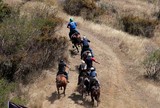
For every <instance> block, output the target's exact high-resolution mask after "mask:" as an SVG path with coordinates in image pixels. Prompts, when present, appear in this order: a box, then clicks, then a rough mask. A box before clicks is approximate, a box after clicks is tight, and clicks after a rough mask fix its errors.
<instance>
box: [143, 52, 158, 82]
mask: <svg viewBox="0 0 160 108" xmlns="http://www.w3.org/2000/svg"><path fill="white" fill-rule="evenodd" d="M144 67H145V69H146V73H147V77H149V78H153V79H157V80H160V49H159V50H156V51H155V52H153V53H151V54H150V55H149V57H147V58H146V60H145V61H144Z"/></svg>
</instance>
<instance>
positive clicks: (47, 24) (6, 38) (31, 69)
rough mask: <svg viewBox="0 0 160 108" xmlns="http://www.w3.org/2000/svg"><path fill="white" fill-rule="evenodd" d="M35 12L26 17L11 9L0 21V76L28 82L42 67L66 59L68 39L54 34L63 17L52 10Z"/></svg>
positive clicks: (10, 79) (9, 79)
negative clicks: (32, 16)
mask: <svg viewBox="0 0 160 108" xmlns="http://www.w3.org/2000/svg"><path fill="white" fill-rule="evenodd" d="M36 15H37V16H36ZM36 15H34V18H32V19H30V20H28V19H26V17H23V16H20V14H19V11H18V12H13V13H11V15H10V16H9V17H8V18H5V19H3V22H2V23H0V48H1V49H0V78H5V79H7V80H8V81H14V80H21V81H23V82H24V83H27V82H28V81H30V80H31V78H32V77H33V75H34V74H35V75H36V76H37V75H40V74H41V73H40V72H39V73H38V71H40V70H41V69H44V68H47V67H49V66H53V65H54V63H55V62H56V61H58V60H59V59H60V58H63V59H67V56H66V55H67V54H66V53H65V52H66V50H67V48H68V41H67V38H65V37H62V36H57V35H55V32H56V31H57V28H58V27H60V26H62V22H63V20H62V19H60V18H58V17H56V14H55V13H53V14H47V13H46V14H45V13H43V14H41V16H40V17H39V14H37V13H36ZM47 15H48V16H47ZM19 16H20V17H19Z"/></svg>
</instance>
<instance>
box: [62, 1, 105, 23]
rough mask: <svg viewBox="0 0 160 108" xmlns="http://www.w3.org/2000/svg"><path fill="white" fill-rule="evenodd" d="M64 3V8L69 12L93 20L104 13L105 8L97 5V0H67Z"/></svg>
mask: <svg viewBox="0 0 160 108" xmlns="http://www.w3.org/2000/svg"><path fill="white" fill-rule="evenodd" d="M64 4H65V5H64V10H65V11H66V12H67V13H68V14H70V15H76V16H79V15H81V16H82V17H83V18H85V19H88V20H93V19H94V18H95V17H97V16H99V15H102V14H103V13H104V10H103V9H102V8H100V7H98V6H97V5H96V3H95V0H65V2H64Z"/></svg>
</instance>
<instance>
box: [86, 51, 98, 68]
mask: <svg viewBox="0 0 160 108" xmlns="http://www.w3.org/2000/svg"><path fill="white" fill-rule="evenodd" d="M93 61H94V62H95V63H98V64H100V63H99V62H97V61H96V60H95V58H94V57H92V54H91V53H89V54H88V56H87V58H86V60H85V63H86V64H87V70H90V68H91V67H93Z"/></svg>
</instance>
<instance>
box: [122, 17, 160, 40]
mask: <svg viewBox="0 0 160 108" xmlns="http://www.w3.org/2000/svg"><path fill="white" fill-rule="evenodd" d="M121 21H122V24H123V26H124V31H125V32H128V33H130V34H133V35H137V36H138V35H142V36H145V37H153V36H154V29H155V27H156V25H158V21H156V20H150V19H143V18H140V17H135V16H132V15H129V16H125V17H123V18H122V19H121Z"/></svg>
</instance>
